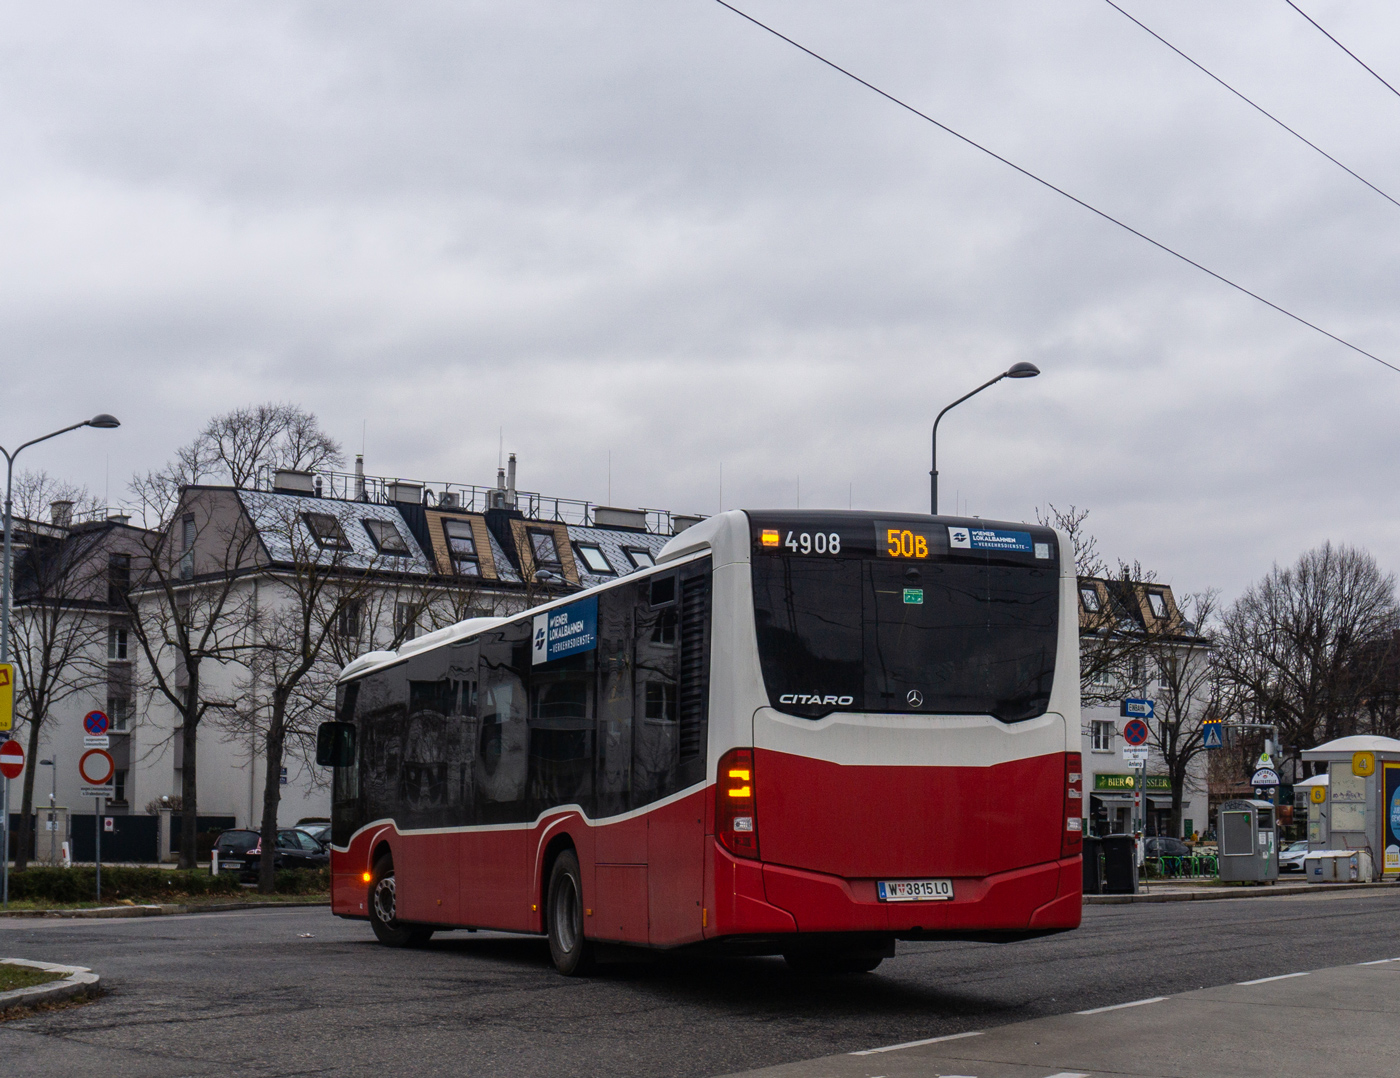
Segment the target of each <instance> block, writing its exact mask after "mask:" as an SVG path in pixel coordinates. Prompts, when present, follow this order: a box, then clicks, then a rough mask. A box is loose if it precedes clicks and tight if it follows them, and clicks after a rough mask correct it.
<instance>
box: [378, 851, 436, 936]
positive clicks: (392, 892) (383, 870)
mask: <svg viewBox="0 0 1400 1078" xmlns="http://www.w3.org/2000/svg"><path fill="white" fill-rule="evenodd" d="M372 875H373V881H372V882H371V883H370V885H369V923H370V925H371V927H373V929H374V935H375V938H377V939H378V940H379V942H380V943H383V944H385V945H386V946H389V947H418V946H420V945H422V944H424V943H427V942H428V940H429V939H431V938H432V935H433V930H432V929H431V928H424V927H422V926H421V925H408V924H400V923H399V920H398V917H397V912H398V901H397V899H398V893H397V889H396V886H395V881H394V862H393V861H392V860H390V859H389V858H388V857H381V858H380V859H379V860H378V861H376V862H375V863H374V872H373V874H372Z"/></svg>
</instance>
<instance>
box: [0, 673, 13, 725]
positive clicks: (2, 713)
mask: <svg viewBox="0 0 1400 1078" xmlns="http://www.w3.org/2000/svg"><path fill="white" fill-rule="evenodd" d="M14 728H15V666H14V663H0V730H13V729H14Z"/></svg>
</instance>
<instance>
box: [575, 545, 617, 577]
mask: <svg viewBox="0 0 1400 1078" xmlns="http://www.w3.org/2000/svg"><path fill="white" fill-rule="evenodd" d="M574 552H575V553H576V554H578V557H579V561H581V562H583V564H584V567H585V568H586V569H587V570H588V571H589V572H590V573H598V574H601V575H605V576H612V575H613V574H614V573H615V572H616V571H617V570H615V569H614V568H613V567H612V565H610V564H609V563H608V559H607V556H606V555H605V554H604V553H603V548H602V547H600V546H594V545H593V544H592V543H575V544H574Z"/></svg>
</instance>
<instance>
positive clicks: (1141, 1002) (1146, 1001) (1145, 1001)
mask: <svg viewBox="0 0 1400 1078" xmlns="http://www.w3.org/2000/svg"><path fill="white" fill-rule="evenodd" d="M1166 998H1167V997H1166V996H1153V997H1152V998H1151V999H1135V1000H1133V1001H1132V1002H1131V1003H1115V1004H1114V1005H1113V1006H1112V1007H1095V1008H1094V1009H1093V1010H1091V1011H1075V1012H1074V1013H1075V1014H1103V1013H1104V1012H1105V1011H1121V1010H1122V1009H1123V1008H1124V1007H1143V1006H1146V1005H1147V1004H1149V1003H1161V1002H1162V1000H1164V999H1166Z"/></svg>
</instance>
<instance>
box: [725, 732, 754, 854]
mask: <svg viewBox="0 0 1400 1078" xmlns="http://www.w3.org/2000/svg"><path fill="white" fill-rule="evenodd" d="M754 801H755V798H754V775H753V749H730V750H729V751H728V752H726V753H725V754H724V755H723V756H722V757H720V761H719V782H717V783H716V784H715V836H716V837H717V838H718V839H719V840H720V843H721V844H722V845H723V846H724V848H725V849H726V850H728V851H729V852H730V853H732V854H734V855H735V856H736V857H755V858H756V857H757V856H758V814H757V812H756V811H755V809H756V806H755V804H754Z"/></svg>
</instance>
